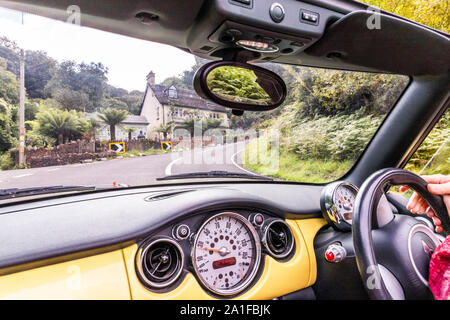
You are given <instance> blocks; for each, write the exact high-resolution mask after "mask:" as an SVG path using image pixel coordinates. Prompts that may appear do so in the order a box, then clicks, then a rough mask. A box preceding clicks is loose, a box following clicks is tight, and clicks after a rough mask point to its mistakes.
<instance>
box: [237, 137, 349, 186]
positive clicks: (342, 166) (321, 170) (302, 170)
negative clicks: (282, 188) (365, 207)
mask: <svg viewBox="0 0 450 320" xmlns="http://www.w3.org/2000/svg"><path fill="white" fill-rule="evenodd" d="M241 160H242V163H243V164H244V167H245V168H247V169H248V170H251V171H253V172H255V173H258V174H261V175H264V176H267V177H273V178H276V179H281V180H285V181H296V182H307V183H327V182H330V181H333V180H336V179H339V178H340V177H342V176H343V175H344V174H345V173H346V172H347V171H348V170H350V168H351V167H352V165H353V162H352V161H333V160H329V161H324V160H316V159H308V160H301V159H299V158H298V156H297V154H295V153H294V152H280V154H279V156H278V159H277V157H276V156H275V157H273V156H272V155H271V152H270V150H269V152H260V150H259V148H258V143H257V141H253V142H251V143H249V144H248V145H247V147H246V148H245V150H244V151H243V152H242V153H241ZM276 162H278V165H277V164H276Z"/></svg>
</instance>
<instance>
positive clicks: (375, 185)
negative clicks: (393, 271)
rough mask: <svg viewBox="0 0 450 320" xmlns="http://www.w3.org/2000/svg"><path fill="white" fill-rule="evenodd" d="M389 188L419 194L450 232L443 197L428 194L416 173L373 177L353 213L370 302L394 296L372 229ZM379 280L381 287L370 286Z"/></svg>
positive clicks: (396, 171) (389, 172)
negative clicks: (408, 189) (380, 263)
mask: <svg viewBox="0 0 450 320" xmlns="http://www.w3.org/2000/svg"><path fill="white" fill-rule="evenodd" d="M388 185H407V186H409V187H411V188H412V189H414V190H415V191H416V192H417V193H419V194H420V195H421V196H422V197H423V198H424V199H425V200H426V201H427V202H428V205H429V206H430V207H431V208H432V209H433V211H434V212H435V214H436V216H437V217H438V218H439V219H441V222H442V227H443V229H444V233H445V234H446V235H448V234H449V233H450V218H449V217H448V214H447V210H446V206H445V204H444V202H443V199H442V197H440V196H437V195H433V194H431V193H429V192H428V190H427V185H428V183H427V182H426V181H425V180H423V179H422V178H421V177H419V176H417V175H416V174H414V173H412V172H409V171H406V170H403V169H398V168H387V169H382V170H379V171H377V172H375V173H374V174H372V175H371V176H370V177H369V178H367V180H366V181H365V182H364V184H363V185H362V186H361V188H360V191H359V193H358V195H357V197H356V200H355V207H354V212H353V226H352V233H353V245H354V249H355V255H356V262H357V266H358V270H359V273H360V275H361V279H362V281H363V284H364V287H365V289H366V291H367V293H368V295H369V298H370V299H375V300H391V299H393V297H392V296H391V294H390V293H389V291H388V289H387V288H386V284H385V283H384V281H383V278H382V277H381V274H380V270H379V268H378V264H377V259H376V256H375V251H374V245H373V238H372V229H373V228H378V226H377V221H376V214H375V212H376V209H377V205H378V202H379V200H380V199H381V197H382V196H383V195H384V190H385V187H386V186H388ZM374 277H375V278H376V280H377V281H378V284H379V285H378V286H376V287H369V286H368V283H370V281H372V280H373V278H374Z"/></svg>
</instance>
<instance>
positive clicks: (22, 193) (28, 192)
mask: <svg viewBox="0 0 450 320" xmlns="http://www.w3.org/2000/svg"><path fill="white" fill-rule="evenodd" d="M95 189H96V188H95V187H85V186H48V187H33V188H11V189H1V190H0V200H4V199H10V198H18V197H28V196H32V195H36V194H45V193H56V192H70V191H84V190H95Z"/></svg>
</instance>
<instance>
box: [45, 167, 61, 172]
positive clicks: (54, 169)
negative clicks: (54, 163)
mask: <svg viewBox="0 0 450 320" xmlns="http://www.w3.org/2000/svg"><path fill="white" fill-rule="evenodd" d="M59 169H61V168H53V169H49V170H47V172H51V171H56V170H59Z"/></svg>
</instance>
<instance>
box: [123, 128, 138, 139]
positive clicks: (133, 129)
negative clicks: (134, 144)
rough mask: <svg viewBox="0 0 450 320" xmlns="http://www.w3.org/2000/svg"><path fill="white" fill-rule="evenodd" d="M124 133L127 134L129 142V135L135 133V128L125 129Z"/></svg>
mask: <svg viewBox="0 0 450 320" xmlns="http://www.w3.org/2000/svg"><path fill="white" fill-rule="evenodd" d="M124 131H125V132H126V133H128V141H130V140H131V134H132V133H133V132H135V131H136V128H132V127H126V128H125V129H124Z"/></svg>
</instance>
